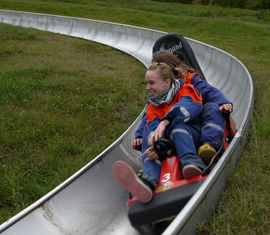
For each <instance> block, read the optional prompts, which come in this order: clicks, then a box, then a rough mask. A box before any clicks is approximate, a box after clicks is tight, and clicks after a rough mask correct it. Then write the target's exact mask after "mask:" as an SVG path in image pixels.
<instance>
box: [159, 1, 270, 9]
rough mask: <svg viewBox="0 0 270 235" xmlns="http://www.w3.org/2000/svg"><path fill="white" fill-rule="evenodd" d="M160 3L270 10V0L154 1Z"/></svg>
mask: <svg viewBox="0 0 270 235" xmlns="http://www.w3.org/2000/svg"><path fill="white" fill-rule="evenodd" d="M154 1H159V2H179V3H185V4H192V3H198V4H202V5H217V6H221V7H237V8H249V9H270V0H154Z"/></svg>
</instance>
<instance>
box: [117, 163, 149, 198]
mask: <svg viewBox="0 0 270 235" xmlns="http://www.w3.org/2000/svg"><path fill="white" fill-rule="evenodd" d="M113 173H114V176H115V178H116V179H117V181H118V182H119V183H120V184H121V185H122V186H123V187H124V188H125V189H127V190H128V191H129V192H130V193H131V194H132V195H133V196H135V197H136V198H137V199H138V200H139V201H141V202H142V203H147V202H149V201H150V200H151V199H152V190H151V189H150V188H149V187H147V186H146V185H145V184H144V183H143V182H142V181H141V180H140V179H139V178H138V177H137V176H136V174H135V172H134V171H133V169H132V168H131V167H130V166H129V165H128V164H126V163H125V162H123V161H117V162H115V163H114V164H113Z"/></svg>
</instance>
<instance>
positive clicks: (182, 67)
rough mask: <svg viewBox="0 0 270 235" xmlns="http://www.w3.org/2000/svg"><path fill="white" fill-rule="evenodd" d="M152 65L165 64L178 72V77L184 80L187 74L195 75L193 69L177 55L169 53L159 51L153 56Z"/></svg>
mask: <svg viewBox="0 0 270 235" xmlns="http://www.w3.org/2000/svg"><path fill="white" fill-rule="evenodd" d="M152 63H165V64H167V65H169V66H170V67H172V68H174V69H175V70H176V71H177V77H178V78H179V79H183V78H184V77H185V76H186V75H187V73H195V70H194V69H193V68H190V67H189V66H187V65H186V64H185V63H184V62H182V61H181V60H180V59H179V58H178V57H177V56H176V55H174V54H173V53H171V52H169V51H158V52H155V53H154V54H153V56H152Z"/></svg>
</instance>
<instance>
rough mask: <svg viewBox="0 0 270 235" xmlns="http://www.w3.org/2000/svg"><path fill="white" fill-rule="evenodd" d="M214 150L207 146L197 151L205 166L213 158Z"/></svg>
mask: <svg viewBox="0 0 270 235" xmlns="http://www.w3.org/2000/svg"><path fill="white" fill-rule="evenodd" d="M216 152H217V151H216V150H215V149H214V148H213V147H212V146H210V145H209V144H204V145H202V146H201V147H200V148H199V150H198V156H199V157H200V158H201V159H202V160H203V162H204V164H205V165H208V164H209V163H210V161H211V159H212V157H214V156H215V154H216Z"/></svg>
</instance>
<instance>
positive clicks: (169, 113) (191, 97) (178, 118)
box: [144, 81, 202, 139]
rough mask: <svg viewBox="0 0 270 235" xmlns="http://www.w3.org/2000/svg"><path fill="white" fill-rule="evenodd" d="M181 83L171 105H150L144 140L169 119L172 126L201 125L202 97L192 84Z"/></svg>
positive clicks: (147, 111)
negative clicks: (180, 124) (178, 124)
mask: <svg viewBox="0 0 270 235" xmlns="http://www.w3.org/2000/svg"><path fill="white" fill-rule="evenodd" d="M179 82H180V85H181V87H180V89H179V90H178V92H177V93H176V95H175V97H174V98H173V100H172V102H171V103H170V104H161V105H159V106H154V105H152V104H148V106H147V108H146V120H147V127H146V131H145V133H144V134H145V136H144V139H148V136H149V134H150V133H151V132H152V131H154V130H155V129H156V128H157V126H158V124H159V123H160V122H161V121H162V120H163V119H168V120H169V121H170V125H172V126H174V125H175V124H177V123H190V124H199V123H200V113H201V111H202V97H201V95H200V94H199V93H198V92H197V91H196V90H195V89H194V87H193V86H192V85H191V84H185V83H184V82H183V81H179Z"/></svg>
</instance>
